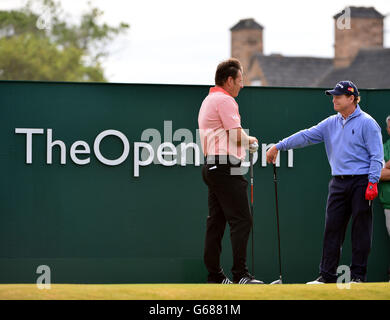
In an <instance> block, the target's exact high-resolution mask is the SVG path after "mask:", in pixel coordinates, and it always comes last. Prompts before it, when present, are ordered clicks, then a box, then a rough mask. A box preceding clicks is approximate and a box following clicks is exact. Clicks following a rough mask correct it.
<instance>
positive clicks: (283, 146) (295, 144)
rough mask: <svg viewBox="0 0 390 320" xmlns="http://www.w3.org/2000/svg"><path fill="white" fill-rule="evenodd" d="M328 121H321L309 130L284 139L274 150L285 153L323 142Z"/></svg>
mask: <svg viewBox="0 0 390 320" xmlns="http://www.w3.org/2000/svg"><path fill="white" fill-rule="evenodd" d="M328 119H329V118H327V119H325V120H323V121H321V122H320V123H318V124H317V125H315V126H313V127H311V128H309V129H304V130H301V131H299V132H297V133H294V134H293V135H291V136H289V137H287V138H284V139H283V140H282V141H279V143H277V144H276V148H277V149H278V150H283V151H286V150H289V149H296V148H303V147H306V146H309V145H312V144H317V143H320V142H323V141H324V133H325V130H326V127H327V122H328Z"/></svg>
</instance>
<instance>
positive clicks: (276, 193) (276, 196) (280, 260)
mask: <svg viewBox="0 0 390 320" xmlns="http://www.w3.org/2000/svg"><path fill="white" fill-rule="evenodd" d="M274 184H275V202H276V224H277V228H278V249H279V277H280V280H282V259H281V254H280V230H279V207H278V188H277V177H276V165H275V164H274Z"/></svg>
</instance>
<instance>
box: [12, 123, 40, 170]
mask: <svg viewBox="0 0 390 320" xmlns="http://www.w3.org/2000/svg"><path fill="white" fill-rule="evenodd" d="M15 133H24V134H26V163H28V164H30V163H32V135H33V134H43V133H44V130H43V129H28V128H15Z"/></svg>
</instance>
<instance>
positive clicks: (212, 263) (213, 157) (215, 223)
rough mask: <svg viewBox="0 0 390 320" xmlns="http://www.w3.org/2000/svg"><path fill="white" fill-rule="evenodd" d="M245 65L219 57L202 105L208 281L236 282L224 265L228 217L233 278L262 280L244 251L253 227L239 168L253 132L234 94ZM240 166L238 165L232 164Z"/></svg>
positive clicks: (205, 257)
mask: <svg viewBox="0 0 390 320" xmlns="http://www.w3.org/2000/svg"><path fill="white" fill-rule="evenodd" d="M242 72H243V70H242V66H241V64H240V62H239V61H238V60H237V59H229V60H226V61H223V62H221V63H220V64H219V65H218V67H217V71H216V74H215V84H216V86H215V87H213V88H211V89H210V92H209V95H208V96H207V97H206V98H205V99H204V100H203V103H202V106H201V108H200V111H199V117H198V123H199V132H200V138H201V143H202V148H203V153H204V155H205V157H206V163H205V165H204V166H203V168H202V176H203V180H204V182H205V183H206V184H207V186H208V206H209V215H208V217H207V230H206V241H205V250H204V262H205V265H206V268H207V270H208V273H209V274H208V278H207V282H208V283H225V284H228V283H232V282H231V281H230V280H229V278H228V277H227V276H226V275H225V274H224V272H223V269H222V268H221V265H220V255H221V251H222V238H223V234H224V231H225V227H226V222H227V223H229V226H230V237H231V242H232V248H233V267H232V274H233V282H234V283H240V284H262V283H263V282H262V281H259V280H256V279H254V277H253V276H252V275H251V274H250V273H249V272H248V268H247V265H246V252H247V245H248V238H249V233H250V230H251V228H252V217H251V214H250V208H249V201H248V193H247V187H248V182H247V180H246V179H245V178H244V177H243V175H242V174H238V173H237V172H238V171H239V170H237V168H239V167H240V166H241V161H242V160H244V158H245V155H246V149H248V146H249V145H251V144H253V143H254V142H258V141H257V139H256V138H255V137H251V136H248V135H247V134H246V133H245V131H244V130H243V129H242V127H241V117H240V113H239V109H238V104H237V102H236V101H235V99H234V98H236V97H237V96H238V93H239V92H240V90H241V89H242V88H243V76H242ZM233 168H236V170H233Z"/></svg>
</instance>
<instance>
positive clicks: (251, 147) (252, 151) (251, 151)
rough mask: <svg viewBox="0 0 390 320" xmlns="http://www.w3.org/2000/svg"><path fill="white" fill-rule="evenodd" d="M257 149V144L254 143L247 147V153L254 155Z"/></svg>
mask: <svg viewBox="0 0 390 320" xmlns="http://www.w3.org/2000/svg"><path fill="white" fill-rule="evenodd" d="M257 149H259V145H258V144H257V142H256V141H255V142H253V143H252V144H250V145H249V152H250V153H255V152H256V151H257Z"/></svg>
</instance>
